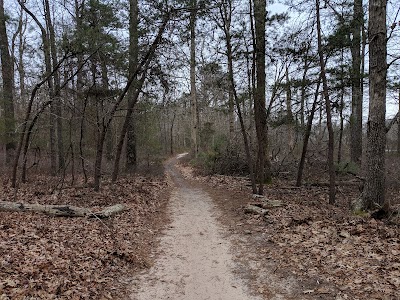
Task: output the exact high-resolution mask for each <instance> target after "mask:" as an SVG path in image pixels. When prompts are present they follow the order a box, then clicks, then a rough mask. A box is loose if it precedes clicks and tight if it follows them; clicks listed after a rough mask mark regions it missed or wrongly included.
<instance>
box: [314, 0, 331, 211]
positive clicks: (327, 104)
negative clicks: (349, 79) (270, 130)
mask: <svg viewBox="0 0 400 300" xmlns="http://www.w3.org/2000/svg"><path fill="white" fill-rule="evenodd" d="M315 4H316V6H315V8H316V15H317V39H318V56H319V63H320V67H321V79H322V91H323V95H324V99H325V110H326V125H327V127H328V135H329V139H328V168H329V204H335V194H336V187H335V166H334V158H333V152H334V147H335V142H334V133H333V125H332V114H331V102H330V100H329V91H328V82H327V79H326V71H325V60H324V54H323V48H322V33H321V17H320V1H319V0H316V1H315Z"/></svg>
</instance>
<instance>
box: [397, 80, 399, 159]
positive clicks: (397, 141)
mask: <svg viewBox="0 0 400 300" xmlns="http://www.w3.org/2000/svg"><path fill="white" fill-rule="evenodd" d="M397 100H398V101H399V113H400V87H399V95H398V99H397ZM397 154H400V120H399V117H397Z"/></svg>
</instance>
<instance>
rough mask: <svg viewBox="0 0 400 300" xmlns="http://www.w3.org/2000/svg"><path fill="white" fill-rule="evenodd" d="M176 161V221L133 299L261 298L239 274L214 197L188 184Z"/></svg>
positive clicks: (173, 213)
mask: <svg viewBox="0 0 400 300" xmlns="http://www.w3.org/2000/svg"><path fill="white" fill-rule="evenodd" d="M173 163H174V162H173V161H172V162H171V163H170V164H169V166H168V167H167V168H168V171H169V173H170V174H171V176H172V178H173V179H174V181H175V183H176V188H175V190H174V192H173V193H172V196H171V201H170V207H169V209H170V213H171V219H172V223H171V226H170V227H169V228H168V229H167V230H166V231H165V233H164V236H163V237H162V238H161V244H160V248H161V255H160V257H159V258H158V259H157V261H156V262H155V264H154V266H153V267H152V268H151V269H150V270H149V271H148V272H146V273H144V274H142V275H141V276H140V278H138V279H137V280H136V281H135V284H134V287H133V289H134V292H133V293H132V294H131V295H130V299H135V300H163V299H174V300H180V299H182V300H183V299H185V300H206V299H211V300H217V299H223V300H228V299H229V300H241V299H254V300H256V299H258V298H254V297H251V296H249V295H248V294H247V293H246V288H245V287H244V283H243V282H242V281H240V280H238V279H236V278H234V275H233V273H232V269H231V268H232V266H233V256H232V254H231V253H230V252H229V247H230V243H229V241H228V240H226V239H224V238H223V228H222V227H221V225H220V224H219V223H218V222H217V220H216V216H215V209H216V208H215V207H214V205H213V203H212V199H211V198H210V197H209V196H208V195H207V194H206V193H205V192H203V191H202V190H200V189H195V188H193V187H191V186H190V185H188V183H187V182H186V181H185V180H184V179H182V178H181V177H180V175H179V173H178V172H177V171H176V169H175V168H174V167H173Z"/></svg>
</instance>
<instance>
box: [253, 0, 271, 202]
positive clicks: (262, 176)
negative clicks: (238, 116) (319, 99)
mask: <svg viewBox="0 0 400 300" xmlns="http://www.w3.org/2000/svg"><path fill="white" fill-rule="evenodd" d="M253 3H254V23H255V55H256V88H255V92H254V120H255V125H256V134H257V142H258V151H257V168H256V169H257V176H256V177H257V181H258V184H259V185H258V193H259V194H260V195H262V194H263V193H264V183H265V182H269V181H271V170H270V168H269V166H270V162H269V157H268V128H267V112H266V101H265V22H266V1H265V0H254V1H253Z"/></svg>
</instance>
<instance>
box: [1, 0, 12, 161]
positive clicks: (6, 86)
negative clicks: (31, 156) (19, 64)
mask: <svg viewBox="0 0 400 300" xmlns="http://www.w3.org/2000/svg"><path fill="white" fill-rule="evenodd" d="M0 53H1V56H0V58H1V74H2V81H3V100H2V102H1V107H2V109H3V111H4V131H5V139H4V140H5V144H6V163H7V164H8V163H9V162H11V161H12V158H13V154H14V151H15V118H14V99H13V93H14V66H13V63H12V58H11V55H10V51H9V47H8V37H7V30H6V19H5V14H4V1H3V0H0Z"/></svg>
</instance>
